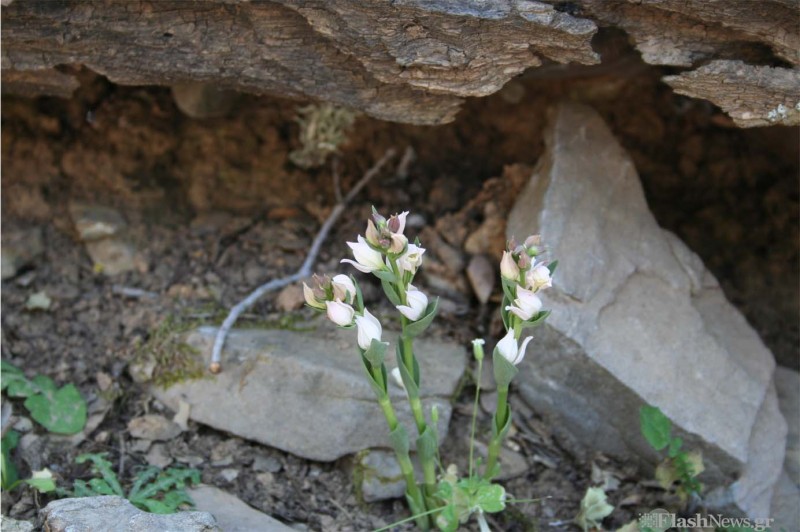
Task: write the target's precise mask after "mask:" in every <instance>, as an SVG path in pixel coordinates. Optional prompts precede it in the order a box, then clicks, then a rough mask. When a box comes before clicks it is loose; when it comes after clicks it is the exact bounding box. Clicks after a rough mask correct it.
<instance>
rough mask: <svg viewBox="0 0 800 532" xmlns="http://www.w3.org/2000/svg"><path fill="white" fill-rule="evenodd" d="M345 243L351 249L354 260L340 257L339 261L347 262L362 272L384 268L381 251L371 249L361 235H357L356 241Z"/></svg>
mask: <svg viewBox="0 0 800 532" xmlns="http://www.w3.org/2000/svg"><path fill="white" fill-rule="evenodd" d="M347 245H348V246H350V249H352V250H353V257H354V258H355V259H356V260H351V259H342V260H341V261H340V262H349V263H350V264H352V265H353V266H355V267H356V269H357V270H358V271H360V272H364V273H372V272H374V271H376V270H383V269H385V268H386V266H385V265H384V264H383V255H382V254H381V252H380V251H375V250H374V249H372V248H371V247H370V245H369V244H368V243H367V241H366V240H364V237H363V236H361V235H358V242H348V243H347Z"/></svg>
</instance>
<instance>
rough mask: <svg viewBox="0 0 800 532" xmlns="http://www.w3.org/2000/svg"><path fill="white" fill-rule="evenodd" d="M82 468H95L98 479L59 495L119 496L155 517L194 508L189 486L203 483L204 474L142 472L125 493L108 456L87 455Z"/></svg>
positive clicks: (78, 483)
mask: <svg viewBox="0 0 800 532" xmlns="http://www.w3.org/2000/svg"><path fill="white" fill-rule="evenodd" d="M75 462H76V463H78V464H83V463H89V464H91V472H92V474H93V475H95V477H94V478H92V479H91V480H89V481H88V482H86V481H83V480H76V481H75V482H74V484H73V487H72V490H59V494H60V495H62V496H67V497H94V496H97V495H117V496H119V497H123V498H125V499H128V500H129V501H130V502H131V504H133V505H134V506H136V507H138V508H140V509H142V510H145V511H147V512H151V513H155V514H171V513H175V512H176V511H178V510H179V509H180V508H181V507H184V506H188V507H193V506H194V503H193V502H192V499H191V498H190V497H189V495H188V494H187V493H186V486H187V485H188V484H192V483H194V484H197V483H199V482H200V471H198V470H197V469H184V468H172V467H171V468H168V469H165V470H161V469H159V468H157V467H153V466H150V467H144V468H142V469H140V470H139V471H138V472H137V473H136V476H135V477H134V479H133V483H132V484H131V487H130V489H129V490H128V491H127V493H126V492H125V490H123V489H122V485H121V484H120V481H119V479H118V478H117V474H116V473H115V472H114V470H113V469H112V465H111V462H109V461H108V460H107V459H106V453H87V454H82V455H80V456H78V457H77V458H76V459H75Z"/></svg>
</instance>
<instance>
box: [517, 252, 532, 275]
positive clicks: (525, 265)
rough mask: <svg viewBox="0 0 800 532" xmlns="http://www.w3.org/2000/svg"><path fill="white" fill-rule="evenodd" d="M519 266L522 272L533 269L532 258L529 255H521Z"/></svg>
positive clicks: (518, 260)
mask: <svg viewBox="0 0 800 532" xmlns="http://www.w3.org/2000/svg"><path fill="white" fill-rule="evenodd" d="M517 266H519V269H520V270H522V271H527V270H528V269H529V268H530V267H531V258H530V257H529V256H528V255H527V253H520V254H519V259H517Z"/></svg>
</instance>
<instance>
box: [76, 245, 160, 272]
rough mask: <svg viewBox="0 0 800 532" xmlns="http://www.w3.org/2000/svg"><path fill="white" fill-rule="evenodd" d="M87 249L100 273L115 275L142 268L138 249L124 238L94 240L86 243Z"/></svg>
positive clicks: (96, 269)
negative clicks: (137, 254)
mask: <svg viewBox="0 0 800 532" xmlns="http://www.w3.org/2000/svg"><path fill="white" fill-rule="evenodd" d="M86 251H87V252H88V253H89V257H91V259H92V263H93V264H94V269H95V271H97V272H98V273H102V274H105V275H108V276H112V277H113V276H115V275H118V274H120V273H124V272H128V271H133V270H140V269H141V268H140V266H141V262H140V259H139V258H138V257H137V256H136V249H135V248H134V247H133V245H132V244H131V243H130V242H128V241H126V240H124V239H120V238H104V239H102V240H92V241H90V242H87V243H86ZM145 269H146V268H145Z"/></svg>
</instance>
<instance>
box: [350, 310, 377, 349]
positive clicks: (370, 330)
mask: <svg viewBox="0 0 800 532" xmlns="http://www.w3.org/2000/svg"><path fill="white" fill-rule="evenodd" d="M356 326H357V327H358V345H359V347H361V349H364V350H366V349H369V346H370V344H372V340H378V341H379V342H380V340H381V334H382V333H383V327H381V322H379V321H378V318H376V317H375V316H373V315H372V314H370V312H369V310H367V309H364V315H363V316H356Z"/></svg>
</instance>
